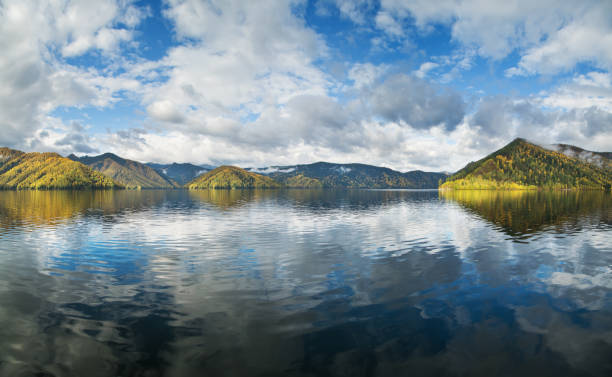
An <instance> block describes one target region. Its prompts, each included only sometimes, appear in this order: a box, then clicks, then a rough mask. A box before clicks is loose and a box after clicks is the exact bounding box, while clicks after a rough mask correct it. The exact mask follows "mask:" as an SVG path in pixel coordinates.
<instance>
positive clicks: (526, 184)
mask: <svg viewBox="0 0 612 377" xmlns="http://www.w3.org/2000/svg"><path fill="white" fill-rule="evenodd" d="M611 157H612V153H609V152H592V151H587V150H584V149H582V148H579V147H575V146H572V145H567V144H556V145H552V146H548V147H542V146H539V145H536V144H533V143H530V142H528V141H526V140H524V139H515V140H514V141H512V142H511V143H509V144H508V145H506V146H505V147H503V148H501V149H500V150H498V151H495V152H493V153H491V154H490V155H488V156H486V157H484V158H483V159H481V160H478V161H476V162H470V163H469V164H467V166H466V167H464V168H463V169H461V170H459V171H458V172H456V173H454V174H452V175H449V174H446V173H435V172H423V171H418V170H416V171H409V172H405V173H402V172H399V171H396V170H393V169H389V168H384V167H378V166H372V165H366V164H335V163H329V162H316V163H313V164H303V165H286V166H271V167H266V168H259V169H256V168H247V169H241V168H238V167H235V166H221V167H218V168H215V167H214V166H210V165H194V164H188V163H182V164H177V163H174V164H166V165H164V164H155V163H141V162H137V161H133V160H128V159H124V158H122V157H119V156H117V155H114V154H112V153H105V154H102V155H99V156H92V157H90V156H83V157H77V156H75V155H70V156H68V158H65V157H62V156H60V155H58V154H56V153H24V152H20V151H16V150H13V149H8V148H0V189H72V188H76V189H98V188H131V189H147V188H156V189H175V188H189V189H192V190H199V189H219V188H223V189H245V188H282V187H285V188H370V189H394V188H397V189H429V188H431V189H435V188H438V186H439V187H440V188H441V189H538V188H549V189H608V190H609V189H610V186H611V183H612V158H611Z"/></svg>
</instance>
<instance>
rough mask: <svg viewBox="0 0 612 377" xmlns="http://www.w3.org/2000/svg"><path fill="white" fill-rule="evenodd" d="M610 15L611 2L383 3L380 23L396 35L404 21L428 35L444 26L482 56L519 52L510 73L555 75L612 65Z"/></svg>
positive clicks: (474, 0) (424, 0) (392, 0)
mask: <svg viewBox="0 0 612 377" xmlns="http://www.w3.org/2000/svg"><path fill="white" fill-rule="evenodd" d="M610 14H612V3H610V2H608V1H598V0H591V1H582V2H580V3H576V2H575V1H569V0H568V1H556V0H542V1H530V0H510V1H503V2H498V1H480V0H466V1H460V2H457V1H453V0H444V1H436V2H431V1H427V0H416V1H401V0H382V1H381V7H380V11H379V15H378V16H377V19H376V21H377V22H376V24H377V26H378V27H379V28H381V29H382V30H384V31H385V32H386V33H388V34H389V35H390V36H392V37H397V36H398V35H403V34H405V33H406V30H404V29H400V28H399V25H400V24H401V22H402V21H403V20H406V19H411V20H414V22H415V24H416V26H417V27H419V28H420V29H421V30H425V31H427V30H428V28H431V26H432V25H435V24H445V25H448V26H450V27H451V34H452V38H453V39H454V40H456V41H458V42H459V43H461V44H462V45H463V46H467V47H474V48H476V49H477V51H478V53H479V54H480V55H481V56H484V57H489V58H493V59H501V58H504V57H506V56H508V55H509V54H510V53H511V52H513V51H515V50H518V51H519V54H520V56H521V59H520V61H519V63H518V66H516V67H513V68H510V69H509V70H508V71H507V74H508V75H519V74H520V75H525V74H534V73H546V74H551V73H557V72H560V71H564V70H568V69H570V68H572V67H573V66H574V65H575V64H577V63H581V62H589V63H593V64H594V65H596V66H598V67H601V68H606V69H609V68H610V67H611V66H612V53H611V52H610V49H609V48H607V46H610V45H611V43H612V17H610ZM595 41H597V42H596V43H594V42H595Z"/></svg>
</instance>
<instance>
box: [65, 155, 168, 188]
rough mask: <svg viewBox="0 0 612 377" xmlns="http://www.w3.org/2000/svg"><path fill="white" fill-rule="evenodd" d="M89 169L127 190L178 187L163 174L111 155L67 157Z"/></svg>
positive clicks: (138, 163) (143, 165)
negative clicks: (123, 186) (118, 183)
mask: <svg viewBox="0 0 612 377" xmlns="http://www.w3.org/2000/svg"><path fill="white" fill-rule="evenodd" d="M68 158H70V159H71V160H73V161H78V162H80V163H82V164H85V165H87V166H89V167H90V168H92V169H94V170H96V171H98V172H100V173H102V174H104V175H106V176H108V177H110V178H112V179H114V180H116V181H117V182H120V183H122V184H123V185H125V186H126V187H127V188H137V189H141V188H142V189H153V188H162V189H170V188H178V187H180V185H179V184H178V183H176V182H174V181H173V180H172V179H170V178H169V177H167V176H166V175H164V174H161V173H159V172H157V171H156V170H155V169H153V168H151V167H149V166H147V165H145V164H142V163H140V162H137V161H132V160H127V159H124V158H122V157H119V156H117V155H115V154H112V153H104V154H101V155H99V156H91V157H90V156H83V157H77V156H75V155H73V154H72V155H70V156H68Z"/></svg>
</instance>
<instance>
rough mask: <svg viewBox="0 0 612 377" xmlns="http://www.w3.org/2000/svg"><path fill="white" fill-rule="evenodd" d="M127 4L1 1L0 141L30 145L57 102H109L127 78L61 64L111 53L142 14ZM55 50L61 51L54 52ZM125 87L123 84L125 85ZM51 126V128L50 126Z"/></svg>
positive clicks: (128, 84)
mask: <svg viewBox="0 0 612 377" xmlns="http://www.w3.org/2000/svg"><path fill="white" fill-rule="evenodd" d="M132 9H134V8H133V6H132V5H131V4H130V3H129V2H126V1H122V2H119V3H118V2H115V1H110V0H105V1H99V2H89V1H71V2H67V1H4V2H2V3H0V46H2V54H1V55H0V81H1V82H2V83H3V85H2V88H0V94H1V95H0V128H1V129H2V133H1V134H0V144H5V145H11V146H16V147H22V148H25V149H29V148H31V147H32V146H34V145H35V144H36V137H37V135H39V131H40V130H41V129H42V128H43V127H44V126H45V122H47V121H48V120H49V119H50V118H49V117H48V114H49V113H50V112H51V111H53V110H54V109H56V108H58V107H60V106H77V107H78V106H84V105H87V104H90V105H94V106H107V105H108V104H110V103H112V102H114V101H115V98H114V94H115V93H116V92H117V91H118V90H120V89H122V88H130V89H134V87H137V86H139V84H138V83H135V82H134V81H133V80H129V79H126V78H125V77H113V76H110V77H109V76H108V75H101V74H100V73H99V72H97V71H96V70H95V69H88V70H83V69H79V68H76V67H72V66H69V65H68V64H66V63H65V62H64V61H63V59H62V57H63V56H76V55H79V54H82V53H85V52H88V51H91V50H96V51H100V52H101V53H105V54H106V53H108V54H113V53H115V52H116V51H115V49H116V48H117V47H118V45H119V43H121V41H125V40H128V39H130V38H131V33H132V30H131V29H126V28H125V27H124V26H118V24H119V22H121V21H122V20H124V16H122V14H123V13H124V12H127V13H128V14H131V16H130V18H129V21H125V25H131V26H135V25H136V24H138V22H139V19H140V17H141V16H143V14H141V13H139V12H138V11H133V10H132ZM58 54H59V55H58ZM124 84H125V85H124ZM49 126H51V125H49Z"/></svg>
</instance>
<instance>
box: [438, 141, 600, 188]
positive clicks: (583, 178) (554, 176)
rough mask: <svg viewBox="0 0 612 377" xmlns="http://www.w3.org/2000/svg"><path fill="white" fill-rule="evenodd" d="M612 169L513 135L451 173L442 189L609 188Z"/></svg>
mask: <svg viewBox="0 0 612 377" xmlns="http://www.w3.org/2000/svg"><path fill="white" fill-rule="evenodd" d="M611 183H612V170H611V169H608V168H606V167H601V166H598V165H595V164H591V163H588V162H586V161H583V160H581V159H578V158H574V157H570V156H567V155H565V154H563V153H560V152H556V151H552V150H548V149H545V148H542V147H540V146H537V145H535V144H532V143H529V142H527V141H526V140H524V139H515V140H514V141H512V142H511V143H510V144H508V145H506V146H505V147H503V148H502V149H500V150H498V151H496V152H494V153H492V154H490V155H488V156H487V157H485V158H483V159H482V160H480V161H476V162H471V163H469V164H468V165H467V166H466V167H465V168H463V169H461V170H459V171H458V172H457V173H455V174H453V175H452V176H450V177H449V178H448V179H447V180H446V182H444V183H443V184H442V185H441V186H440V188H443V189H502V190H505V189H507V190H514V189H517V190H525V189H538V188H549V189H609V188H610V185H611Z"/></svg>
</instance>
